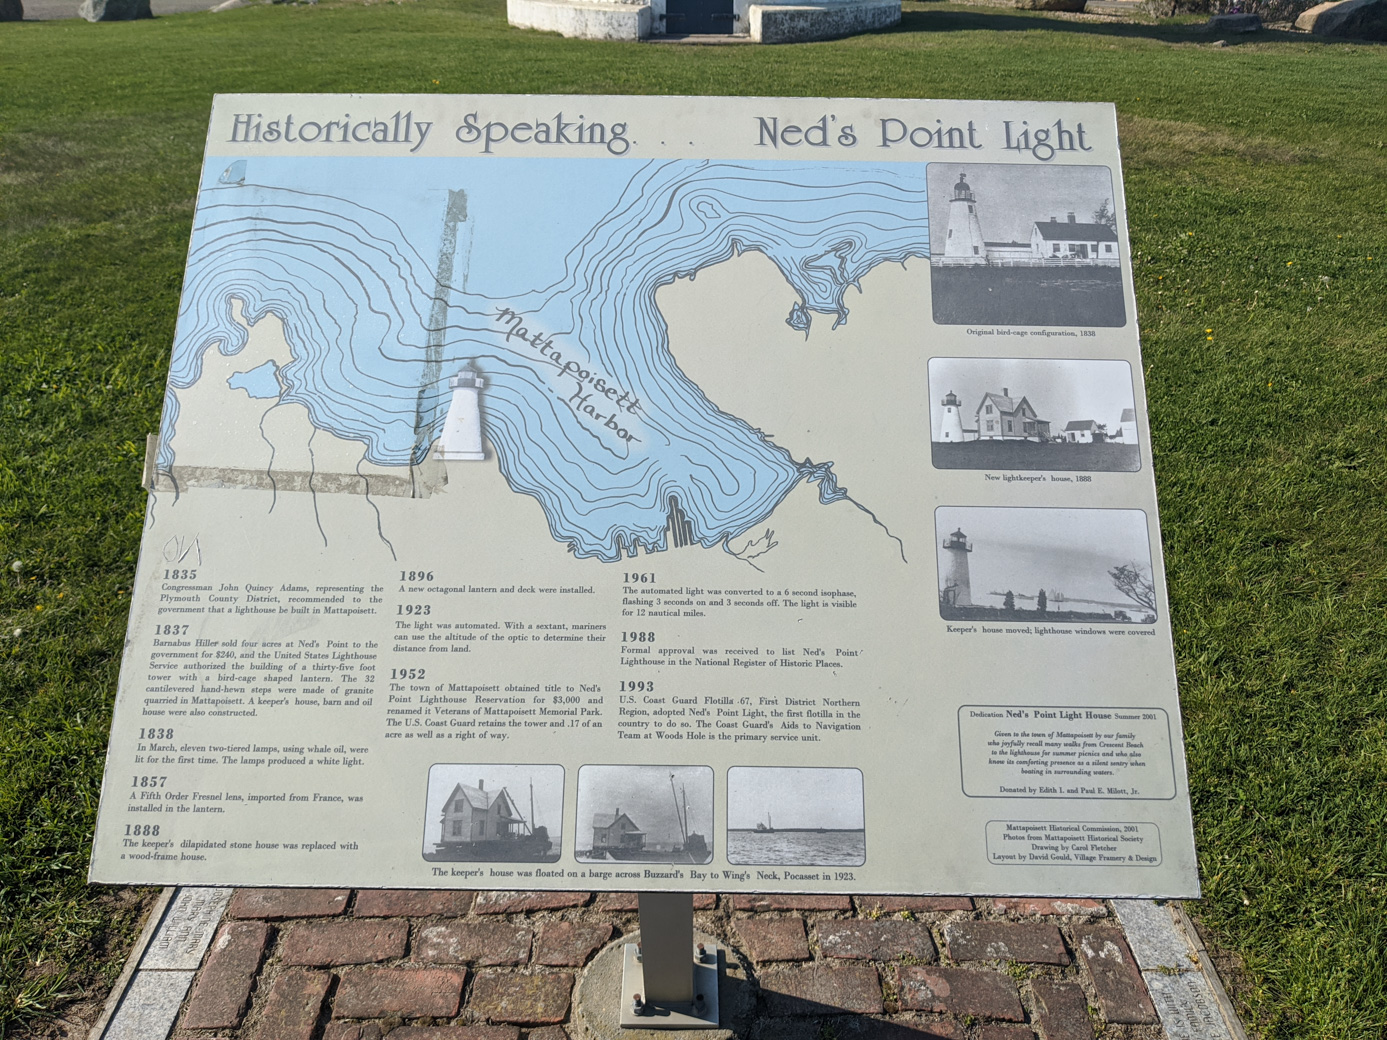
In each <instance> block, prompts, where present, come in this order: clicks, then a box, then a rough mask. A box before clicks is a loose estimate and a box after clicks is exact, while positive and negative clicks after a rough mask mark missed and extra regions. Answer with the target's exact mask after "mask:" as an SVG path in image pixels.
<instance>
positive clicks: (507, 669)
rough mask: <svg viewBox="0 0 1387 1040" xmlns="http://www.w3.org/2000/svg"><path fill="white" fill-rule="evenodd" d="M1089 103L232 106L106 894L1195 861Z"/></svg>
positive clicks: (759, 878)
mask: <svg viewBox="0 0 1387 1040" xmlns="http://www.w3.org/2000/svg"><path fill="white" fill-rule="evenodd" d="M1131 264H1132V257H1131V251H1130V247H1129V245H1128V241H1127V234H1126V225H1125V209H1124V203H1123V189H1122V174H1121V168H1120V164H1119V156H1118V144H1117V131H1116V122H1115V119H1114V113H1113V110H1112V108H1111V107H1110V106H1107V105H1092V104H1087V105H1080V104H1073V105H1071V104H1053V103H1047V104H1039V103H1027V102H1005V103H1003V102H983V101H976V102H974V101H914V100H843V99H786V98H658V97H573V96H566V97H522V96H506V97H502V96H443V95H430V96H315V95H255V96H238V95H223V96H221V97H218V98H217V100H216V102H215V105H214V108H213V113H212V119H211V128H210V131H209V134H208V141H207V152H206V160H205V164H204V167H203V175H202V181H201V187H200V191H199V194H198V202H197V211H196V215H195V218H194V227H193V234H192V242H191V246H190V249H189V255H188V267H187V274H186V278H185V282H184V288H183V297H182V303H181V307H180V311H179V318H178V327H177V335H176V339H175V342H174V345H173V354H172V361H171V364H170V369H169V382H168V391H167V396H166V398H165V405H164V415H163V421H162V425H161V428H160V430H159V436H158V443H157V447H155V448H154V449H153V450H152V454H151V460H150V463H149V465H148V466H147V482H148V485H149V506H148V515H147V519H146V525H145V533H144V540H143V543H142V549H141V556H140V562H139V567H138V572H137V575H136V580H135V584H134V587H133V590H132V592H133V597H134V599H133V607H132V611H131V617H130V631H129V638H128V641H127V644H126V651H125V659H124V665H123V669H122V674H121V683H120V692H119V698H118V702H117V706H116V712H115V720H114V723H113V727H112V734H111V744H110V752H109V755H108V760H107V768H106V777H105V784H104V787H103V793H102V803H101V813H100V820H99V825H98V828H97V840H96V849H95V854H94V857H93V861H92V871H91V873H92V878H93V879H94V880H97V881H105V882H126V883H148V884H171V883H179V884H188V885H255V884H267V885H322V884H332V885H344V886H346V885H350V886H366V887H372V886H389V887H418V888H427V887H440V888H447V887H461V888H565V889H568V888H583V889H618V890H619V889H646V890H671V891H676V890H709V889H712V890H717V891H727V892H738V891H811V892H848V891H863V892H881V893H887V892H902V893H903V892H913V893H931V892H933V893H1028V894H1051V895H1073V894H1089V895H1128V896H1136V895H1157V896H1190V895H1194V894H1196V893H1197V889H1198V882H1197V873H1196V866H1195V853H1194V845H1193V837H1192V827H1191V820H1190V809H1189V796H1188V788H1187V782H1186V773H1185V762H1184V754H1183V746H1182V736H1181V728H1180V712H1179V704H1178V701H1177V695H1176V685H1175V673H1174V666H1173V656H1172V647H1171V636H1170V623H1169V618H1168V613H1167V608H1166V591H1165V577H1164V573H1163V570H1162V564H1161V552H1160V546H1161V543H1160V532H1159V524H1158V518H1157V513H1156V497H1155V484H1154V481H1153V478H1152V471H1151V449H1150V429H1149V426H1148V421H1147V412H1146V406H1145V394H1144V390H1143V386H1142V366H1141V359H1140V352H1139V344H1138V336H1137V315H1136V308H1135V298H1134V295H1133V290H1132V278H1131Z"/></svg>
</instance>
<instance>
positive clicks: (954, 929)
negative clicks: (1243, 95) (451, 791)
mask: <svg viewBox="0 0 1387 1040" xmlns="http://www.w3.org/2000/svg"><path fill="white" fill-rule="evenodd" d="M694 916H695V924H696V927H697V928H698V929H699V930H701V931H703V932H706V933H708V934H711V935H713V936H715V937H717V938H718V940H719V941H720V942H723V943H725V944H727V945H728V946H730V947H732V948H734V949H735V950H737V951H739V952H740V953H741V954H742V955H743V956H744V957H745V959H746V961H747V963H748V964H749V966H750V969H751V971H750V976H751V982H752V984H753V986H754V987H755V990H756V1001H757V1003H756V1013H755V1015H754V1018H753V1020H752V1025H751V1027H750V1029H749V1031H748V1033H747V1040H799V1038H803V1040H827V1038H835V1040H849V1038H861V1040H888V1038H889V1040H929V1038H931V1037H933V1038H940V1040H944V1038H947V1040H1095V1038H1096V1037H1100V1036H1101V1037H1102V1040H1158V1038H1160V1037H1162V1036H1163V1033H1162V1032H1161V1029H1160V1026H1159V1025H1158V1024H1156V1015H1155V1011H1154V1007H1153V1005H1152V1002H1151V998H1150V995H1149V994H1148V993H1147V990H1146V986H1145V984H1144V982H1143V981H1142V977H1141V974H1140V973H1139V972H1138V971H1137V969H1136V965H1135V964H1134V963H1133V959H1132V954H1131V951H1130V950H1129V949H1128V946H1127V943H1126V940H1125V938H1124V936H1123V933H1122V928H1121V927H1120V925H1119V924H1118V923H1117V921H1116V918H1115V917H1114V915H1113V913H1112V910H1111V906H1110V905H1109V904H1106V903H1104V902H1102V901H1100V900H1092V899H1072V900H1049V899H1001V898H997V899H976V900H973V899H967V898H962V897H926V896H857V897H848V896H793V895H772V896H760V895H735V896H733V895H724V896H714V895H707V894H705V895H701V896H698V897H696V898H695V915H694ZM638 928H639V923H638V917H637V914H636V900H635V897H634V896H631V895H626V894H620V893H606V894H597V895H594V894H593V893H588V892H477V893H472V892H416V891H373V890H360V891H349V890H345V889H331V890H329V889H321V890H292V889H243V890H240V891H238V892H237V893H236V894H235V896H234V897H233V898H232V900H231V902H230V904H229V905H228V907H227V913H226V917H225V919H224V920H223V921H222V923H221V925H220V928H219V930H218V933H217V935H216V937H215V938H214V940H213V942H212V944H211V947H210V948H209V950H208V953H207V956H206V958H205V959H204V961H203V965H202V968H201V969H200V971H199V973H198V977H197V979H196V980H195V982H194V984H193V986H192V987H191V990H190V992H189V995H188V998H187V1001H186V1003H185V1004H184V1007H183V1009H182V1011H181V1013H180V1015H179V1018H178V1021H177V1024H176V1026H175V1029H174V1032H173V1034H172V1035H173V1037H174V1040H214V1038H215V1040H382V1038H384V1037H389V1038H390V1040H569V1038H570V1035H571V1034H570V1032H569V1030H568V1029H567V1025H568V1024H570V1023H571V1022H572V1006H571V1001H572V995H573V991H574V987H575V985H576V983H577V980H578V978H579V977H580V975H581V973H582V970H583V967H584V966H585V965H586V964H587V963H589V962H590V961H591V960H592V958H593V957H594V956H595V955H596V953H597V952H598V951H599V950H601V949H602V948H603V947H604V946H605V945H606V944H607V943H608V942H611V941H614V940H616V939H619V938H620V937H622V936H625V935H629V934H630V933H632V932H634V931H636V930H638ZM573 1035H576V1034H573Z"/></svg>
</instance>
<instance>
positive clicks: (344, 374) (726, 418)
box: [159, 158, 929, 561]
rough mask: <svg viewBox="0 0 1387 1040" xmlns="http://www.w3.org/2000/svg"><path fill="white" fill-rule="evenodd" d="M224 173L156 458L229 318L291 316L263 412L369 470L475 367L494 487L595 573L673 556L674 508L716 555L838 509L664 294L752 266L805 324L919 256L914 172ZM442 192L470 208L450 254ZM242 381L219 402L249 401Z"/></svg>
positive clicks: (396, 455) (917, 167) (381, 165)
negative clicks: (755, 262)
mask: <svg viewBox="0 0 1387 1040" xmlns="http://www.w3.org/2000/svg"><path fill="white" fill-rule="evenodd" d="M220 172H221V164H219V163H218V162H210V163H209V165H208V170H207V172H206V175H205V178H204V185H203V188H202V191H201V193H200V196H199V202H198V211H197V217H196V223H195V227H194V231H193V237H192V244H191V248H190V251H189V259H188V270H187V275H186V279H185V285H184V293H183V300H182V305H181V309H180V313H179V320H178V330H177V335H176V338H175V344H174V350H173V359H172V365H171V369H170V375H169V388H168V392H167V396H166V399H165V410H164V430H163V437H162V438H161V453H160V458H159V464H160V466H161V467H164V468H168V467H170V466H172V464H173V460H174V457H175V453H176V451H177V447H178V444H177V437H176V432H177V423H178V408H179V402H178V391H179V390H180V389H183V388H186V387H189V386H192V385H193V384H194V383H195V382H196V381H197V380H198V379H199V378H200V376H201V371H202V358H203V356H204V355H205V353H206V351H207V350H209V349H213V348H215V349H218V350H220V351H221V352H222V353H223V354H226V355H234V354H236V353H238V352H239V351H240V350H241V349H242V348H243V347H244V346H245V343H246V338H247V337H246V331H245V329H244V328H243V327H242V326H241V325H240V324H238V323H237V322H236V321H235V320H234V319H233V317H232V314H233V301H236V300H239V301H240V302H241V305H242V308H243V310H242V313H243V316H244V318H245V320H246V321H247V322H249V323H250V324H252V325H253V324H255V323H256V322H258V321H260V320H262V319H264V318H265V317H266V316H267V315H270V314H273V315H275V316H277V317H278V318H279V319H280V320H281V321H282V322H283V324H284V334H285V340H286V342H287V343H288V345H289V348H290V351H291V353H292V360H290V361H288V362H287V363H285V364H283V365H282V366H280V367H279V368H278V370H277V371H278V379H277V380H276V383H282V384H283V392H282V393H280V387H279V386H278V385H276V386H275V388H274V391H275V393H274V396H278V397H279V398H280V400H281V401H283V402H285V403H290V402H293V403H299V404H302V405H303V406H304V407H305V408H306V409H307V411H308V415H309V418H310V421H311V422H312V423H313V425H314V426H315V427H316V428H319V429H322V430H325V431H328V432H330V433H332V434H334V435H335V436H337V437H341V438H345V439H350V440H357V441H360V442H362V444H363V445H364V446H365V455H366V458H367V460H369V461H371V462H374V463H377V464H381V465H407V464H409V463H411V462H419V461H421V460H422V459H423V458H424V457H425V455H426V454H427V452H428V450H429V446H430V444H431V443H432V442H433V441H434V440H435V439H436V438H437V436H438V434H439V432H440V430H441V427H442V423H443V420H444V417H445V416H446V413H447V407H448V403H449V399H450V393H451V391H450V390H449V389H448V385H447V381H448V378H449V377H450V376H451V375H453V374H454V373H455V372H456V371H457V370H458V368H459V367H460V366H461V365H462V364H463V363H464V362H469V361H470V362H471V364H472V365H473V366H474V367H475V368H476V369H477V370H478V371H479V372H481V373H482V375H483V377H484V379H485V390H484V392H483V394H482V397H481V408H482V417H483V424H484V430H485V433H486V436H487V438H488V439H489V440H490V442H491V444H492V446H493V447H494V448H495V450H496V456H497V462H498V465H499V466H500V469H501V472H502V473H503V475H504V476H505V478H506V480H507V481H508V482H509V484H510V486H511V488H512V489H513V490H515V491H517V492H520V493H522V494H527V495H531V496H533V497H534V498H536V499H537V500H538V501H539V503H540V505H541V506H542V507H543V509H544V512H545V514H546V516H547V518H548V521H549V527H550V530H551V532H552V534H553V536H554V538H555V539H556V540H558V541H559V542H561V543H563V544H565V545H567V546H568V547H569V548H570V549H571V550H572V551H573V552H574V553H575V554H576V555H578V556H580V557H595V558H598V559H601V560H607V561H614V560H618V559H621V558H622V557H623V556H625V555H629V554H631V553H634V552H635V551H636V549H637V548H638V547H639V548H641V549H647V550H658V549H662V548H665V539H666V530H667V526H668V523H669V513H670V501H671V499H677V501H678V504H679V507H680V508H681V509H682V511H683V512H684V514H685V515H686V516H687V518H688V522H689V524H690V526H691V528H692V531H693V537H694V540H696V541H697V542H698V543H699V544H701V545H703V546H705V547H713V546H717V545H719V544H722V545H724V546H725V545H726V543H727V540H728V539H730V538H733V537H736V536H737V535H739V534H741V533H743V532H745V531H747V530H749V529H751V528H752V527H754V526H755V525H756V524H758V523H760V522H761V521H763V520H764V519H765V518H766V517H767V516H769V515H770V513H771V511H772V510H773V509H774V508H775V507H776V505H778V504H779V503H780V501H782V500H783V499H784V497H785V496H786V495H787V494H789V492H790V491H791V490H792V489H793V488H795V487H796V486H797V485H799V484H800V483H802V482H813V483H817V484H818V486H819V497H820V501H823V502H833V501H838V500H841V499H842V498H843V497H845V496H846V490H845V489H844V488H842V487H841V486H840V485H839V484H838V481H837V477H836V475H835V474H834V473H833V472H832V470H831V467H832V462H831V461H826V460H820V461H817V462H815V461H811V460H809V459H804V460H797V459H795V458H793V457H792V456H791V455H790V453H789V452H788V451H786V450H785V449H784V448H782V447H780V446H779V445H777V444H775V443H774V442H773V441H772V440H771V439H770V438H769V437H767V436H766V435H765V434H764V433H762V431H760V430H758V429H756V428H755V427H753V426H752V425H751V424H749V423H748V422H746V421H744V420H743V419H741V418H739V417H738V416H734V415H730V414H728V413H726V412H724V411H723V410H721V409H720V408H719V407H718V405H717V403H716V402H714V401H710V400H709V399H708V398H707V397H706V396H705V395H704V393H703V391H702V390H701V389H700V388H699V387H698V385H697V384H695V383H694V382H692V381H691V380H690V379H688V378H687V377H686V376H685V375H684V374H683V372H682V371H681V370H680V368H679V364H678V359H677V358H675V357H674V356H672V355H671V353H670V351H669V337H668V330H667V327H666V325H665V321H664V318H663V316H662V315H661V314H660V312H659V309H658V308H657V307H656V305H655V294H656V291H657V290H658V289H659V288H660V287H661V286H664V285H667V284H669V283H671V282H672V281H674V280H675V279H677V278H684V277H687V278H692V277H694V276H695V275H696V274H697V273H698V272H699V271H700V270H702V269H704V268H706V267H709V266H711V265H713V264H718V263H721V262H723V261H726V260H728V259H731V258H732V257H734V256H736V255H738V254H739V253H742V252H746V251H757V252H760V253H763V254H764V255H765V256H766V257H768V258H769V259H770V260H771V261H772V262H774V263H775V265H776V266H777V267H778V268H779V270H780V272H781V274H782V275H783V276H784V278H785V280H786V281H787V283H788V284H789V285H790V286H791V287H792V289H793V290H794V292H795V293H796V294H797V297H798V299H797V301H796V302H795V304H794V306H793V308H792V310H791V312H790V313H787V314H786V315H784V317H785V319H786V320H787V321H789V322H790V324H791V325H792V326H793V327H794V328H797V329H801V330H803V331H806V332H807V331H808V329H809V327H810V325H811V323H812V322H813V321H815V320H823V319H824V318H825V317H827V318H830V319H831V320H832V322H833V324H834V325H835V326H836V325H837V324H840V323H842V322H845V321H847V320H848V317H849V314H848V308H847V306H846V304H845V302H844V294H845V292H846V291H847V289H848V288H849V287H859V288H860V286H859V282H860V279H861V278H862V277H863V276H864V275H865V274H866V273H867V272H869V271H870V270H871V269H872V268H873V267H875V266H876V265H878V264H881V263H886V262H904V261H905V260H907V259H908V258H910V257H921V258H926V257H928V255H929V234H928V217H927V200H926V192H925V178H924V164H908V163H901V164H882V165H874V164H866V163H855V164H854V163H841V164H828V163H818V164H796V163H775V162H759V163H752V162H710V161H674V162H645V161H637V160H615V159H614V160H591V159H586V160H573V161H567V162H565V161H556V160H547V159H546V160H530V159H490V160H479V161H475V162H458V161H456V160H412V159H400V160H383V159H375V160H351V159H328V158H315V159H311V160H305V159H294V160H276V159H258V158H257V159H252V160H247V163H246V169H245V182H244V183H242V184H226V185H223V184H219V183H218V180H217V178H218V174H219V173H220ZM569 174H571V175H572V177H571V181H570V178H569ZM288 184H293V185H295V187H292V188H291V187H286V186H283V185H288ZM555 184H562V188H561V190H555V189H554V188H553V187H552V186H553V185H555ZM575 184H576V185H579V186H580V187H583V188H584V190H582V191H576V190H572V189H573V186H574V185H575ZM277 185H278V186H277ZM544 185H549V186H551V187H550V190H549V191H548V192H544V193H542V194H541V195H539V196H536V192H537V191H538V190H539V189H540V188H542V187H543V186H544ZM306 186H311V190H310V188H309V187H306ZM402 186H407V190H405V188H402ZM449 189H457V190H461V191H464V192H466V193H467V205H466V220H465V221H464V222H463V223H461V224H459V225H458V226H457V231H456V246H455V247H453V248H451V249H449V248H446V247H444V246H443V245H442V243H443V242H444V237H445V236H444V228H443V223H444V213H445V211H446V210H447V209H448V208H449V194H448V192H449ZM517 228H520V231H517ZM440 252H450V253H451V255H452V257H453V272H452V277H451V279H450V281H449V284H448V285H447V286H444V287H440V286H439V285H438V283H437V272H438V270H439V256H440ZM527 258H529V259H527ZM478 288H485V289H486V292H485V293H483V292H480V291H477V289H478ZM436 300H437V301H442V302H443V303H446V305H447V306H446V308H445V307H442V306H440V305H438V304H437V303H436ZM262 367H263V366H262ZM260 372H261V369H259V368H257V369H252V370H251V371H250V372H247V373H241V374H240V375H239V377H233V379H236V378H240V379H241V380H242V382H240V383H238V384H233V385H239V386H240V387H241V388H242V389H245V390H246V392H247V393H251V394H252V395H253V396H260V394H261V392H263V391H268V389H269V383H268V382H265V381H264V380H263V379H262V378H261V376H260V375H258V373H260ZM268 374H269V375H271V376H273V373H268Z"/></svg>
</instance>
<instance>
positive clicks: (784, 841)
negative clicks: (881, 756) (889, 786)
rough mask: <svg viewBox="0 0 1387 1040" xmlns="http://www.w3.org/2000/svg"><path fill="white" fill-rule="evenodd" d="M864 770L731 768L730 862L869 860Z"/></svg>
mask: <svg viewBox="0 0 1387 1040" xmlns="http://www.w3.org/2000/svg"><path fill="white" fill-rule="evenodd" d="M865 815H866V814H865V808H864V803H863V790H862V772H861V770H858V769H830V768H817V767H771V766H734V767H732V768H731V769H729V770H728V771H727V862H729V863H736V864H739V865H744V866H787V867H793V866H802V867H809V866H819V867H860V866H861V865H862V864H864V863H866V862H867V831H866V827H865V823H864V819H865Z"/></svg>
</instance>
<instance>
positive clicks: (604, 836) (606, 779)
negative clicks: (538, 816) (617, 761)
mask: <svg viewBox="0 0 1387 1040" xmlns="http://www.w3.org/2000/svg"><path fill="white" fill-rule="evenodd" d="M712 834H713V770H712V768H711V767H709V766H669V765H664V766H658V765H657V766H583V767H581V768H580V769H579V770H578V836H577V838H576V839H575V845H576V848H577V858H578V860H579V861H580V862H583V863H605V862H610V861H617V862H621V861H626V862H632V863H708V862H711V861H712V859H713V842H712Z"/></svg>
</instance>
